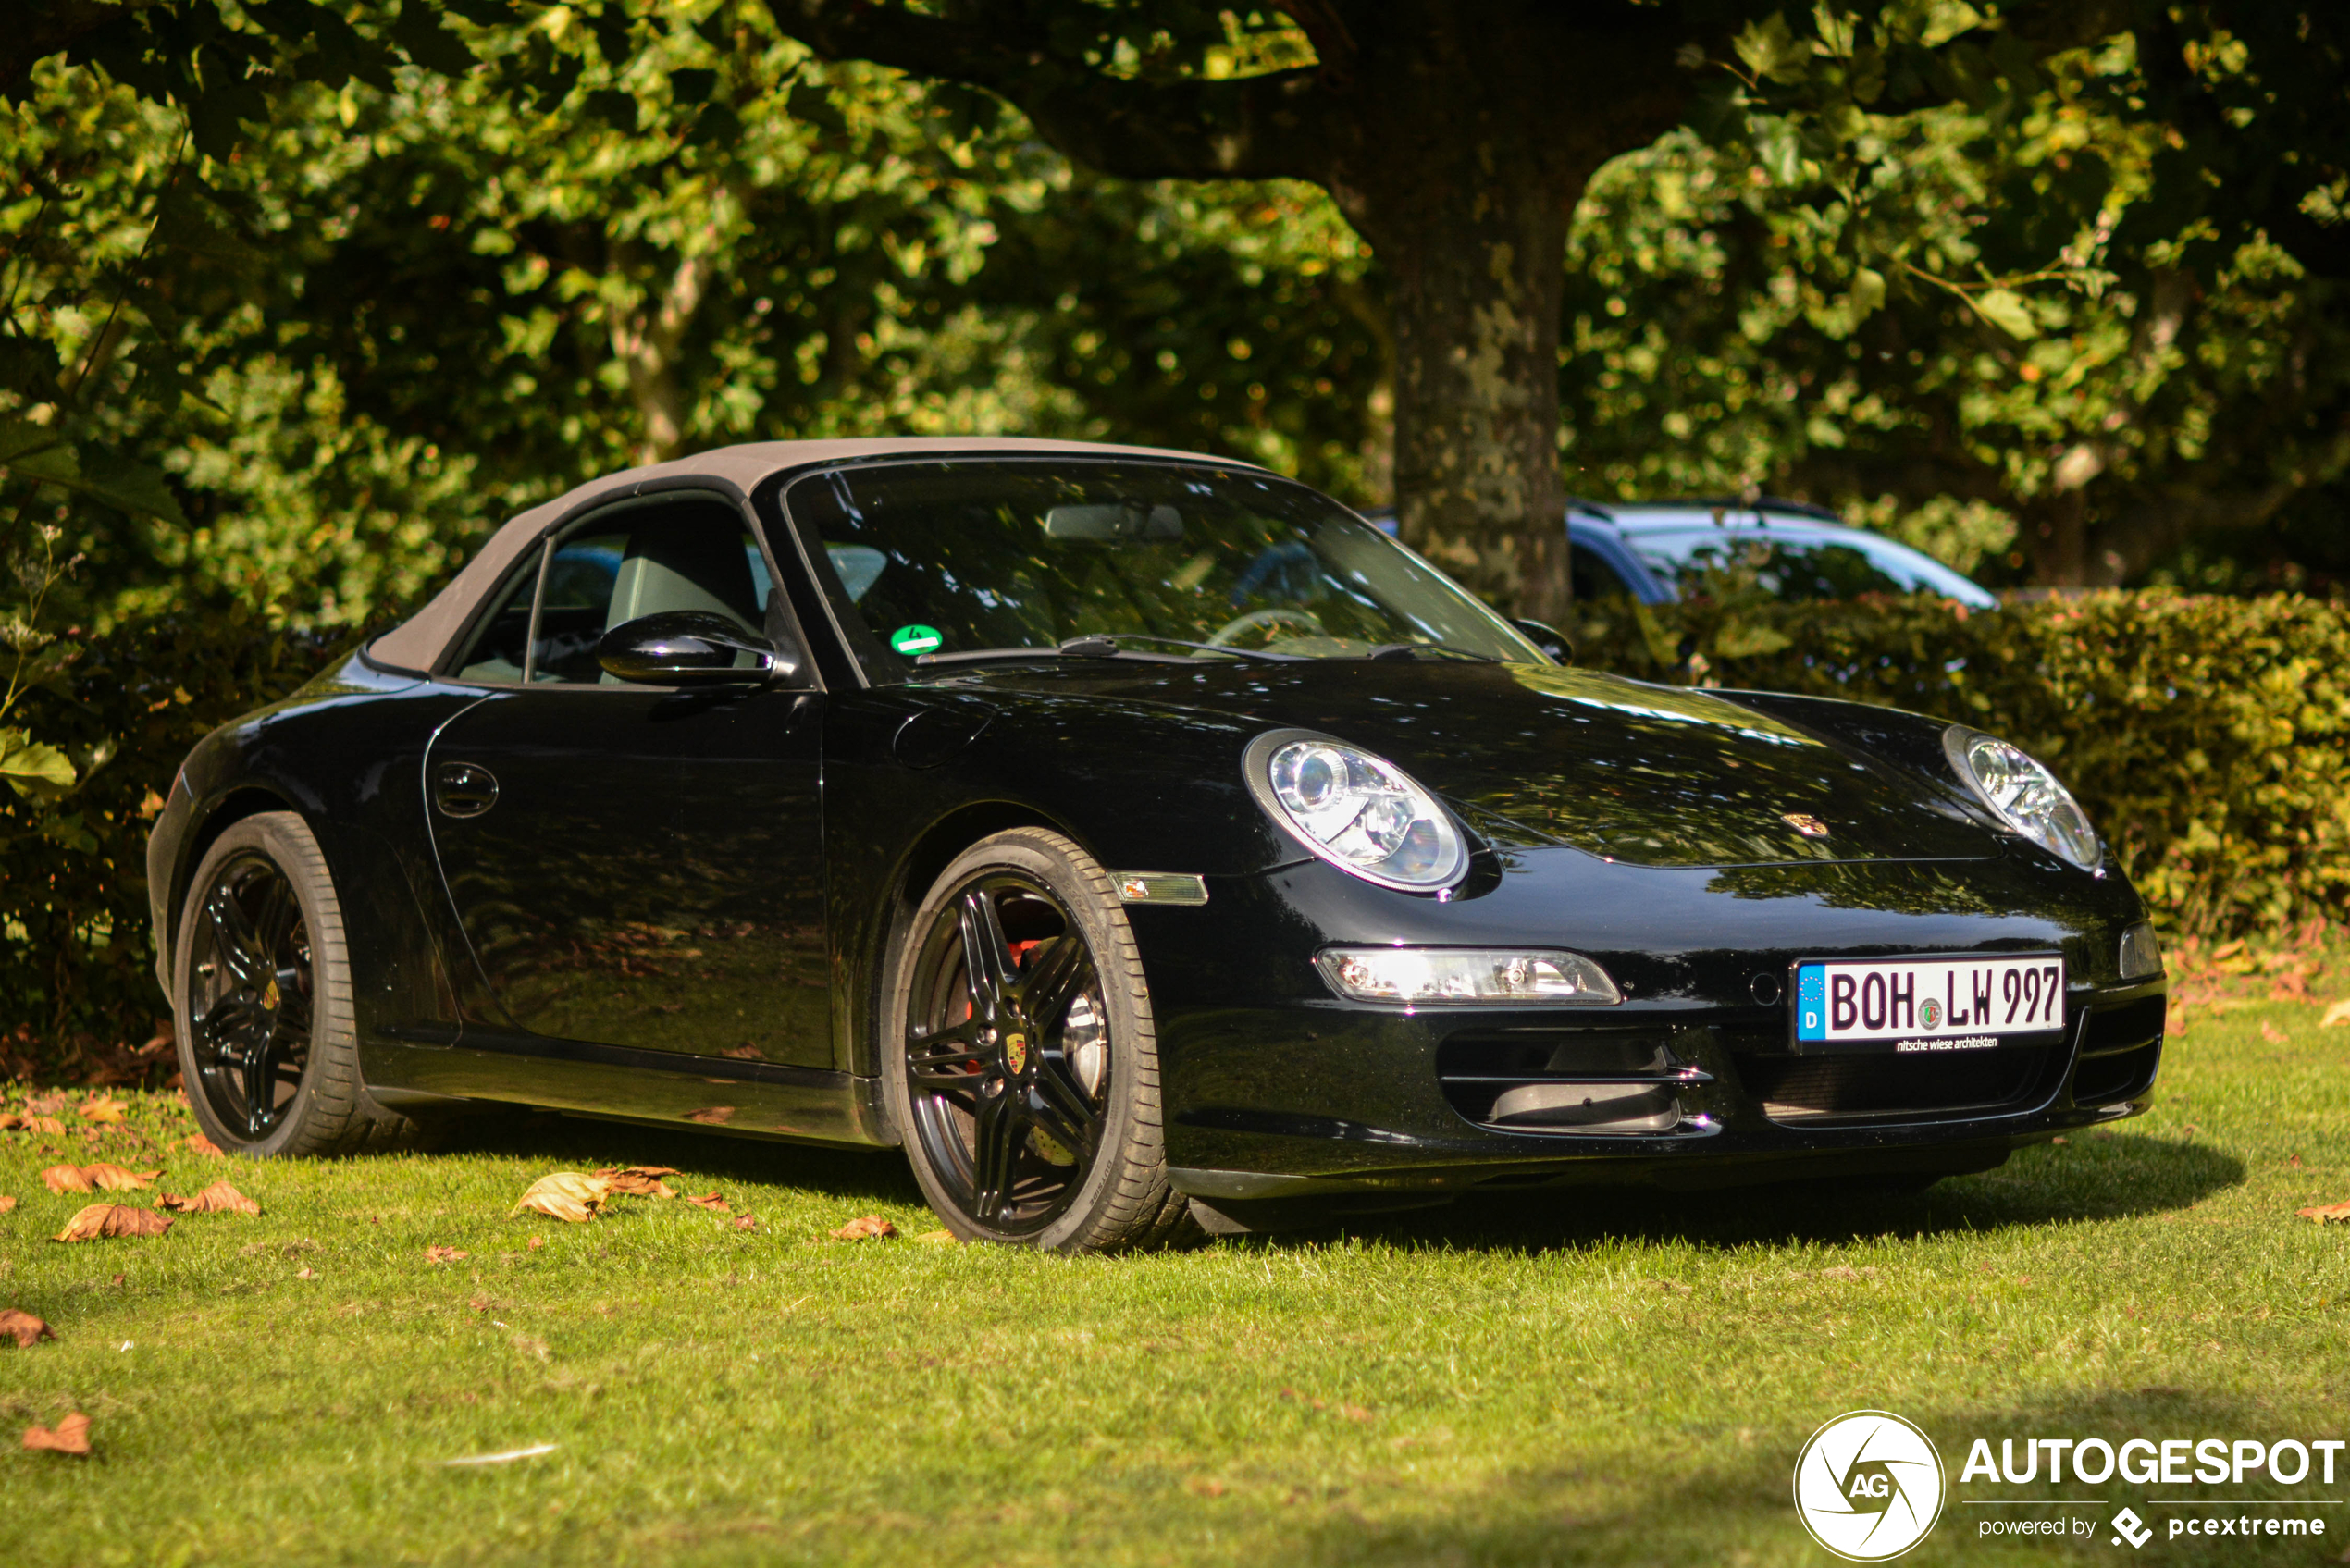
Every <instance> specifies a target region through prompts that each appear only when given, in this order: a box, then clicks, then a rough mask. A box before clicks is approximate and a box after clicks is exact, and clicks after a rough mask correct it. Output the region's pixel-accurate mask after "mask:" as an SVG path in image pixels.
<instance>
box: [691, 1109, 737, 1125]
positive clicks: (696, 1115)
mask: <svg viewBox="0 0 2350 1568" xmlns="http://www.w3.org/2000/svg"><path fill="white" fill-rule="evenodd" d="M734 1118H735V1107H734V1106H732V1105H705V1106H703V1107H702V1108H701V1109H700V1110H698V1111H687V1112H686V1120H687V1121H698V1122H699V1123H701V1124H702V1125H703V1126H704V1127H716V1126H719V1125H720V1124H721V1123H724V1122H728V1121H732V1120H734Z"/></svg>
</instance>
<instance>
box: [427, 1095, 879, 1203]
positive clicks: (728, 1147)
mask: <svg viewBox="0 0 2350 1568" xmlns="http://www.w3.org/2000/svg"><path fill="white" fill-rule="evenodd" d="M438 1146H440V1147H445V1148H448V1149H450V1150H451V1152H455V1151H463V1152H464V1153H466V1154H501V1155H507V1156H510V1157H513V1158H516V1159H525V1160H548V1161H556V1162H563V1163H567V1164H569V1165H571V1166H573V1167H588V1168H593V1167H599V1166H615V1165H658V1166H674V1167H677V1168H679V1169H682V1170H690V1171H692V1172H694V1173H695V1176H696V1178H697V1179H700V1178H705V1177H706V1178H709V1179H717V1180H725V1181H763V1182H770V1183H773V1184H776V1185H779V1186H785V1187H800V1188H806V1189H808V1190H810V1191H818V1192H824V1193H828V1194H830V1195H832V1196H834V1197H837V1198H844V1199H854V1200H856V1201H858V1202H866V1201H872V1202H877V1203H896V1204H915V1205H917V1206H919V1205H921V1203H922V1194H921V1188H920V1187H918V1186H916V1185H915V1183H914V1173H913V1172H912V1171H911V1170H910V1169H909V1168H908V1167H907V1165H906V1157H905V1155H903V1154H899V1153H898V1152H897V1150H895V1149H870V1150H869V1149H851V1148H837V1147H835V1148H824V1147H819V1146H817V1145H814V1144H810V1143H788V1142H783V1141H782V1140H780V1139H768V1138H748V1137H739V1136H730V1135H728V1134H726V1133H724V1132H697V1131H686V1130H670V1129H668V1128H663V1127H649V1126H645V1125H642V1124H640V1123H637V1122H622V1121H603V1120H600V1119H597V1118H594V1117H566V1116H559V1115H556V1114H554V1113H551V1112H532V1111H517V1112H515V1113H513V1114H512V1115H498V1116H490V1117H479V1118H476V1119H468V1120H464V1121H459V1122H454V1123H451V1124H450V1125H449V1126H448V1127H446V1128H444V1129H442V1130H441V1131H440V1136H439V1144H438Z"/></svg>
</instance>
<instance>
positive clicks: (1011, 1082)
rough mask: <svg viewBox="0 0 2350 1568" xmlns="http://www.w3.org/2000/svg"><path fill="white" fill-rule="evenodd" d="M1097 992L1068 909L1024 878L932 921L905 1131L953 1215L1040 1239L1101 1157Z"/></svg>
mask: <svg viewBox="0 0 2350 1568" xmlns="http://www.w3.org/2000/svg"><path fill="white" fill-rule="evenodd" d="M1100 990H1101V979H1100V976H1099V975H1098V974H1096V973H1095V968H1094V956H1093V954H1092V953H1091V952H1089V951H1088V950H1087V948H1086V945H1085V938H1084V936H1083V935H1082V933H1081V932H1077V931H1076V930H1074V929H1073V926H1072V922H1071V921H1070V918H1069V911H1068V910H1067V909H1065V908H1063V907H1061V905H1060V902H1059V900H1058V899H1056V898H1055V897H1054V896H1053V895H1052V893H1051V891H1050V890H1049V889H1046V888H1044V887H1040V886H1038V885H1036V883H1034V882H1033V881H1032V880H1030V879H1028V878H1026V877H1022V876H1020V875H1018V874H1017V873H1012V872H1005V871H998V872H996V873H993V874H990V875H986V876H982V877H979V878H977V879H975V880H973V881H972V882H971V883H967V884H965V885H964V886H962V887H960V888H958V889H957V890H956V891H955V893H954V894H953V895H952V896H951V897H950V898H949V899H948V900H947V902H946V906H945V907H943V908H941V909H940V910H939V911H938V913H937V916H936V918H935V919H934V920H933V921H932V925H931V931H930V932H929V935H928V938H927V939H926V940H925V941H924V942H923V944H922V947H921V957H920V958H919V959H918V960H917V963H916V969H915V971H914V992H913V994H914V996H915V998H916V1007H915V1010H914V1014H913V1018H912V1019H911V1030H910V1033H909V1038H908V1040H907V1042H906V1076H907V1079H908V1089H909V1096H910V1098H911V1100H912V1103H913V1109H914V1125H915V1130H916V1132H917V1135H918V1136H920V1137H921V1139H922V1141H923V1143H924V1152H925V1153H926V1154H928V1155H929V1156H930V1158H931V1161H932V1163H933V1165H934V1168H936V1169H938V1170H939V1171H940V1172H941V1173H942V1174H946V1175H947V1176H948V1177H949V1179H950V1180H951V1182H952V1184H953V1186H954V1188H955V1195H956V1197H957V1199H958V1200H959V1203H958V1206H959V1207H960V1208H961V1209H962V1210H963V1211H964V1212H965V1213H966V1214H968V1215H970V1216H971V1218H973V1219H974V1220H977V1221H978V1222H979V1223H980V1224H981V1225H983V1226H986V1227H988V1228H990V1229H994V1230H999V1231H1003V1232H1005V1233H1007V1234H1010V1235H1023V1234H1028V1233H1031V1232H1033V1231H1036V1230H1039V1229H1042V1228H1044V1227H1045V1225H1046V1224H1048V1223H1049V1222H1050V1221H1051V1220H1052V1219H1053V1217H1054V1216H1057V1215H1058V1214H1059V1213H1060V1212H1061V1211H1062V1210H1063V1209H1065V1208H1067V1207H1068V1205H1069V1201H1070V1198H1071V1197H1072V1196H1074V1195H1075V1193H1076V1191H1077V1189H1078V1187H1079V1186H1080V1184H1081V1183H1082V1179H1083V1177H1084V1174H1085V1172H1086V1171H1087V1169H1089V1168H1090V1167H1092V1165H1093V1162H1094V1156H1095V1154H1096V1153H1098V1152H1099V1150H1100V1147H1101V1138H1102V1121H1103V1116H1102V1109H1103V1107H1102V1091H1103V1090H1104V1089H1105V1088H1106V1087H1107V1080H1108V1072H1107V1068H1108V1066H1109V1063H1108V1056H1107V1053H1108V1052H1109V1050H1110V1049H1111V1048H1112V1043H1111V1042H1110V1040H1109V1039H1108V1037H1107V1030H1106V1029H1105V1028H1104V1025H1103V1019H1102V1002H1101V994H1100Z"/></svg>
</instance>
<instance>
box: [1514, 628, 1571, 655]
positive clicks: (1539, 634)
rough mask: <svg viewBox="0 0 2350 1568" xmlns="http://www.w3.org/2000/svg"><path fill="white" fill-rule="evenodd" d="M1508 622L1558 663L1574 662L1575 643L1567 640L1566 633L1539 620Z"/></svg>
mask: <svg viewBox="0 0 2350 1568" xmlns="http://www.w3.org/2000/svg"><path fill="white" fill-rule="evenodd" d="M1510 624H1511V625H1513V626H1515V627H1516V628H1517V629H1518V631H1519V633H1520V634H1522V635H1523V636H1525V638H1526V640H1527V642H1530V643H1532V644H1533V645H1534V646H1535V647H1536V648H1540V649H1541V650H1542V651H1543V652H1544V653H1547V654H1549V655H1550V656H1551V657H1552V659H1555V660H1557V661H1559V662H1560V663H1562V664H1572V663H1574V662H1575V645H1574V644H1573V643H1571V642H1569V641H1567V640H1566V634H1565V632H1562V631H1560V630H1559V629H1558V628H1557V627H1556V626H1551V625H1545V624H1544V623H1541V622H1540V621H1513V622H1511V623H1510Z"/></svg>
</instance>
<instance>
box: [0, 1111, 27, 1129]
mask: <svg viewBox="0 0 2350 1568" xmlns="http://www.w3.org/2000/svg"><path fill="white" fill-rule="evenodd" d="M23 1125H24V1117H20V1116H19V1115H17V1113H16V1112H14V1111H0V1132H14V1131H15V1130H17V1129H19V1128H20V1127H22V1126H23Z"/></svg>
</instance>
